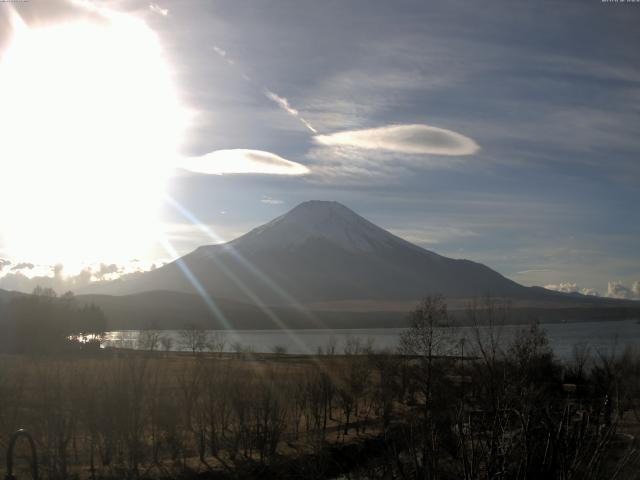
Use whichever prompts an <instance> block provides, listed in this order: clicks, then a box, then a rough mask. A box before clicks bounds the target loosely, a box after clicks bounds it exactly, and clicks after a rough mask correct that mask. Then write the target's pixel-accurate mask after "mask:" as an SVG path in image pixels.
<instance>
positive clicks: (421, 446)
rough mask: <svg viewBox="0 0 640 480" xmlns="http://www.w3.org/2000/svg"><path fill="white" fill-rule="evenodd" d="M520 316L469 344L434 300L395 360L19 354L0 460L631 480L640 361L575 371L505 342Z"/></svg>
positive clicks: (574, 363)
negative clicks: (18, 454) (27, 436)
mask: <svg viewBox="0 0 640 480" xmlns="http://www.w3.org/2000/svg"><path fill="white" fill-rule="evenodd" d="M508 314H509V313H508V309H507V308H505V307H504V306H502V305H500V304H498V303H497V302H495V301H494V300H491V299H486V300H484V301H482V302H479V303H475V304H472V305H470V306H469V309H468V315H469V320H470V322H471V323H473V324H475V325H477V326H478V328H477V329H475V335H474V336H473V338H471V339H467V340H466V341H464V342H463V341H458V340H456V332H455V329H454V328H452V327H451V325H450V322H449V318H448V314H447V310H446V305H445V304H444V302H443V301H442V299H440V298H437V297H436V298H429V299H427V300H425V302H423V303H422V304H421V305H420V306H419V307H418V308H417V309H416V311H415V312H414V313H413V316H412V327H411V328H410V329H409V330H408V331H407V333H406V334H404V335H403V337H402V341H401V347H400V350H399V351H398V352H374V351H373V350H372V349H371V347H370V346H367V345H365V344H364V343H362V342H360V341H359V340H357V339H351V341H350V342H348V343H347V346H346V348H345V351H344V352H339V354H338V352H336V351H335V348H333V346H331V345H330V346H328V348H326V349H324V350H323V352H321V354H319V355H317V356H315V357H295V356H288V355H283V354H282V352H279V353H278V354H273V355H259V356H256V355H251V354H247V353H237V354H228V353H172V352H159V351H151V352H136V351H126V350H107V351H91V350H73V351H61V352H57V353H55V354H52V353H48V354H37V355H35V354H30V355H17V354H12V355H4V356H3V357H2V358H1V361H0V455H1V456H2V458H4V454H5V449H6V448H7V440H8V438H9V435H10V433H11V432H12V431H14V430H16V429H17V428H21V427H24V428H27V429H28V430H29V431H30V432H31V433H32V435H33V436H34V439H35V441H36V446H37V449H38V455H39V465H40V473H41V477H43V478H50V479H64V478H80V479H88V478H90V479H95V478H178V477H180V478H196V477H200V478H314V479H321V478H336V477H338V476H342V477H343V478H353V479H356V478H372V479H377V478H379V479H392V478H393V479H418V478H420V479H449V478H451V479H453V478H456V479H458V478H459V479H465V480H467V479H468V480H471V479H497V478H500V479H506V478H509V479H535V478H551V479H589V478H593V479H596V478H607V479H612V478H634V477H632V476H630V472H633V471H634V469H635V468H637V464H638V462H639V461H640V458H639V456H638V454H637V451H636V450H637V446H636V440H635V438H634V437H633V436H632V435H630V434H633V433H635V432H634V430H633V429H634V428H635V424H636V423H637V415H638V413H640V410H638V408H637V407H638V406H639V404H638V401H639V400H640V355H639V354H638V353H636V352H634V351H631V350H626V351H624V352H617V353H616V352H615V350H613V349H612V350H611V351H610V352H590V351H589V349H588V348H587V347H586V346H577V347H576V349H575V354H574V358H573V359H572V360H571V361H569V362H565V363H560V362H559V361H557V360H556V359H555V358H554V356H553V354H552V352H551V350H550V348H549V346H548V344H547V341H546V338H545V336H544V333H543V332H542V331H541V330H540V329H539V328H538V327H537V326H536V325H531V326H530V327H527V328H525V329H523V331H522V332H521V335H519V336H518V337H517V338H515V339H512V340H509V341H506V340H505V339H504V338H502V337H501V326H502V325H503V324H506V323H507V321H508ZM156 343H157V342H151V344H156ZM194 350H195V349H194ZM19 465H20V466H21V467H22V468H26V465H27V464H26V461H25V459H24V458H22V460H21V461H20V462H19Z"/></svg>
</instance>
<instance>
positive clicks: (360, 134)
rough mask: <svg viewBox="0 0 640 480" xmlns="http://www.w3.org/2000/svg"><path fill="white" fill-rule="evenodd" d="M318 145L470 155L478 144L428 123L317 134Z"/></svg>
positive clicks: (476, 148) (476, 149)
mask: <svg viewBox="0 0 640 480" xmlns="http://www.w3.org/2000/svg"><path fill="white" fill-rule="evenodd" d="M314 141H315V142H316V143H317V144H320V145H326V146H343V147H355V148H363V149H372V150H373V149H375V150H387V151H392V152H398V153H408V154H432V155H452V156H457V155H472V154H474V153H476V152H477V151H478V150H479V149H480V147H479V145H478V144H477V143H476V142H475V141H474V140H472V139H471V138H469V137H466V136H464V135H462V134H460V133H457V132H454V131H451V130H446V129H444V128H438V127H432V126H430V125H389V126H385V127H378V128H368V129H364V130H347V131H343V132H336V133H332V134H329V135H316V136H315V137H314Z"/></svg>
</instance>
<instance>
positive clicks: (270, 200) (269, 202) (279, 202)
mask: <svg viewBox="0 0 640 480" xmlns="http://www.w3.org/2000/svg"><path fill="white" fill-rule="evenodd" d="M260 203H266V204H267V205H282V204H283V203H284V202H283V201H282V200H278V199H277V198H271V197H262V199H261V200H260Z"/></svg>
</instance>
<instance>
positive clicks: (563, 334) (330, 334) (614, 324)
mask: <svg viewBox="0 0 640 480" xmlns="http://www.w3.org/2000/svg"><path fill="white" fill-rule="evenodd" d="M540 327H541V328H542V329H544V330H545V331H546V333H547V336H548V338H549V343H550V345H551V347H552V348H553V350H554V352H555V354H556V355H557V356H558V357H559V358H564V359H566V358H570V357H571V354H572V352H573V348H574V345H577V344H579V345H588V346H589V347H590V349H591V351H592V352H597V351H602V352H610V351H612V350H613V349H614V348H615V349H616V350H617V351H622V350H623V349H624V348H625V347H626V346H627V345H639V346H640V324H638V323H637V322H636V320H620V321H599V322H575V323H548V324H541V325H540ZM523 328H526V327H525V326H516V325H505V326H503V327H502V330H501V338H502V339H503V340H504V341H505V343H506V342H508V341H509V339H511V338H513V337H514V336H515V335H517V334H518V333H519V332H520V331H522V329H523ZM404 330H405V329H404V328H371V329H309V330H241V331H209V332H208V333H209V335H210V336H212V337H213V336H217V337H218V338H220V337H222V338H224V343H225V347H224V349H225V351H228V352H231V351H238V350H239V349H242V350H247V351H253V352H256V353H269V352H273V351H274V350H275V349H277V348H283V349H284V350H285V351H286V352H287V353H290V354H311V353H316V352H317V351H318V349H319V348H322V349H325V348H326V347H327V346H328V345H330V344H334V345H335V352H336V353H343V351H344V347H345V345H346V344H347V342H354V340H355V339H359V341H360V342H361V343H362V344H363V345H365V344H371V345H372V346H373V348H374V349H376V350H384V349H388V350H394V349H395V348H396V347H397V346H398V342H399V338H400V334H401V333H402V332H403V331H404ZM159 333H160V335H161V336H165V337H168V338H170V339H171V350H178V351H179V350H186V349H187V348H186V347H185V346H184V345H183V342H182V336H181V334H180V332H179V331H177V330H164V331H161V332H159ZM472 334H473V329H472V328H471V327H458V328H457V329H456V330H455V331H454V332H453V334H452V338H454V339H455V342H459V339H462V338H465V339H466V342H467V345H469V340H468V339H470V338H472ZM139 335H140V332H139V331H137V330H125V331H117V332H108V333H107V336H106V338H105V341H104V343H103V346H105V347H108V346H117V347H121V348H137V346H138V338H139Z"/></svg>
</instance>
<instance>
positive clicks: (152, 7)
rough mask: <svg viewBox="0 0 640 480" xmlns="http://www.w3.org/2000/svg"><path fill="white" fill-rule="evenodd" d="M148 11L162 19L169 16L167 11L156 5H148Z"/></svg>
mask: <svg viewBox="0 0 640 480" xmlns="http://www.w3.org/2000/svg"><path fill="white" fill-rule="evenodd" d="M149 10H151V11H152V12H153V13H157V14H158V15H162V16H163V17H166V16H167V15H169V9H168V8H162V7H160V5H158V4H157V3H150V4H149Z"/></svg>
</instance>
